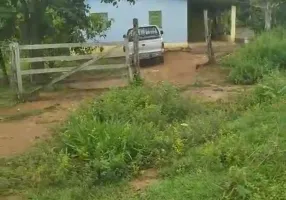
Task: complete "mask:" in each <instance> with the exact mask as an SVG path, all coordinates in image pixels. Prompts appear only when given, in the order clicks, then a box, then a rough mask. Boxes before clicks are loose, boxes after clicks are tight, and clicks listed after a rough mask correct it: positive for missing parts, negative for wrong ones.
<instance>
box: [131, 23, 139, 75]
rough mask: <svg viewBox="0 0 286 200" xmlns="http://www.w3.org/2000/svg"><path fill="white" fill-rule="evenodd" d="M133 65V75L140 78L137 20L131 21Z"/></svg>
mask: <svg viewBox="0 0 286 200" xmlns="http://www.w3.org/2000/svg"><path fill="white" fill-rule="evenodd" d="M132 33H133V63H132V64H133V65H134V69H133V70H134V71H133V72H134V75H135V76H137V77H140V59H139V32H138V19H137V18H134V19H133V31H132Z"/></svg>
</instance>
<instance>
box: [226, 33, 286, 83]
mask: <svg viewBox="0 0 286 200" xmlns="http://www.w3.org/2000/svg"><path fill="white" fill-rule="evenodd" d="M285 49H286V30H285V29H282V28H278V29H274V30H272V31H270V32H265V33H262V34H261V35H260V36H258V37H257V38H256V39H255V41H253V42H251V43H250V44H248V45H246V46H245V47H243V48H240V49H239V50H238V51H236V52H235V53H234V54H233V55H231V56H229V57H227V58H226V59H225V60H224V61H223V65H224V66H227V67H230V68H232V69H231V72H230V75H229V79H230V80H231V81H232V82H233V83H236V84H253V83H256V82H257V81H259V79H261V78H262V77H263V76H264V75H266V74H269V73H270V72H272V71H273V70H276V69H285V68H286V51H285Z"/></svg>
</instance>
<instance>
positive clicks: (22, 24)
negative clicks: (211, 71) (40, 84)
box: [0, 0, 108, 79]
mask: <svg viewBox="0 0 286 200" xmlns="http://www.w3.org/2000/svg"><path fill="white" fill-rule="evenodd" d="M89 10H90V7H89V6H88V4H87V3H86V0H1V3H0V41H6V40H16V41H18V42H19V43H20V44H41V43H59V42H61V43H65V42H84V41H85V40H86V39H89V38H94V37H95V36H98V35H100V36H102V33H103V32H104V31H105V30H106V29H107V28H108V26H102V23H103V21H102V19H101V18H94V17H90V15H89V14H90V13H89ZM1 11H5V12H1ZM11 11H13V12H11ZM61 52H62V53H64V52H63V50H59V52H58V51H57V52H54V53H57V54H58V53H61ZM45 53H47V51H46V50H45V51H39V50H37V51H30V52H28V54H29V55H30V56H32V57H41V56H43V55H44V54H45ZM48 53H51V52H50V51H48ZM0 58H1V57H0ZM1 63H2V62H1ZM4 63H5V62H4ZM32 68H44V63H33V65H32ZM37 77H38V76H37ZM40 79H41V77H40Z"/></svg>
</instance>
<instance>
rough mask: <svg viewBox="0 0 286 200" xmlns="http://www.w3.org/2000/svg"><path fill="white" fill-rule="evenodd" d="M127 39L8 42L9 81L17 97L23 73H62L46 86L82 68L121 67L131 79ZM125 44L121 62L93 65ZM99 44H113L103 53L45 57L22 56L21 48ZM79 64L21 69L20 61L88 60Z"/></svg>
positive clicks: (21, 87) (22, 91)
mask: <svg viewBox="0 0 286 200" xmlns="http://www.w3.org/2000/svg"><path fill="white" fill-rule="evenodd" d="M127 44H128V41H127V40H125V42H111V43H64V44H35V45H19V44H18V43H12V44H10V51H11V72H12V73H11V77H12V78H11V82H13V83H14V84H13V85H14V87H16V89H17V94H18V98H21V96H22V94H23V93H24V88H23V81H22V76H23V75H34V74H46V73H56V72H60V73H63V72H64V74H62V75H61V76H59V77H57V78H55V79H53V80H52V81H51V82H50V83H49V84H47V85H46V86H51V85H53V84H55V83H57V82H59V81H61V80H63V79H65V78H66V77H68V76H70V75H72V74H73V73H75V72H78V71H84V70H104V69H123V68H126V69H128V71H129V76H130V79H132V73H131V69H130V64H129V48H128V47H129V46H128V45H127ZM123 45H125V49H126V51H125V54H126V62H125V63H122V64H111V65H94V64H93V63H94V62H96V61H98V60H99V59H102V58H114V57H118V56H116V55H110V54H111V52H112V51H113V50H114V49H116V48H118V47H119V46H123ZM99 46H113V48H111V49H110V50H108V51H107V52H105V53H100V54H96V53H91V54H89V55H69V56H46V57H34V58H22V57H21V51H22V50H34V51H35V50H42V49H59V48H76V47H99ZM88 59H89V61H87V62H85V63H83V64H82V65H80V66H74V67H59V68H44V69H25V70H24V69H23V68H22V67H21V64H22V63H35V62H48V61H76V60H88ZM46 86H40V87H38V88H36V89H35V91H36V90H40V89H41V88H43V87H46Z"/></svg>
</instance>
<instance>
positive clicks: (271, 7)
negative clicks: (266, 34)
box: [250, 0, 286, 30]
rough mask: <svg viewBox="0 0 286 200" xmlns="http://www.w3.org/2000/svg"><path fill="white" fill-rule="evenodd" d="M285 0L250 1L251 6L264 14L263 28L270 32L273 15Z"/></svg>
mask: <svg viewBox="0 0 286 200" xmlns="http://www.w3.org/2000/svg"><path fill="white" fill-rule="evenodd" d="M285 3H286V1H285V0H250V4H251V6H253V7H255V8H259V9H261V10H262V11H263V12H264V28H265V30H270V29H271V27H272V22H273V13H274V12H276V11H277V10H278V9H279V8H280V6H281V5H282V4H285Z"/></svg>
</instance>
